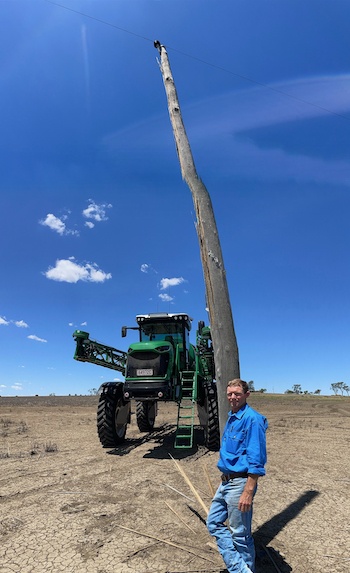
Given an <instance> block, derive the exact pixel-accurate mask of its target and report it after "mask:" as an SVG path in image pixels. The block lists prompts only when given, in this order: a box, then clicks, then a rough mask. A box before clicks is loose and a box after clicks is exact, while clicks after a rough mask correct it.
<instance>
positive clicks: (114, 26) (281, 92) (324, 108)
mask: <svg viewBox="0 0 350 573" xmlns="http://www.w3.org/2000/svg"><path fill="white" fill-rule="evenodd" d="M44 1H45V2H48V3H49V4H53V5H54V6H58V7H59V8H64V9H65V10H69V11H70V12H75V14H80V16H85V18H90V19H91V20H95V21H96V22H100V23H101V24H105V25H106V26H111V27H112V28H116V29H117V30H120V31H121V32H125V33H126V34H131V35H132V36H136V37H137V38H141V39H142V40H147V42H152V44H154V41H153V40H151V39H150V38H147V37H146V36H141V35H140V34H136V33H135V32H130V30H126V29H125V28H120V26H116V25H115V24H110V22H106V21H105V20H100V19H99V18H95V17H94V16H89V14H85V13H84V12H79V11H78V10H74V9H73V8H68V6H63V5H62V4H58V3H57V2H53V1H52V0H44ZM164 47H165V48H167V49H168V50H172V51H173V52H177V53H178V54H182V55H183V56H186V57H187V58H191V59H192V60H196V61H197V62H201V63H202V64H206V65H207V66H211V67H212V68H216V69H217V70H221V71H222V72H226V73H227V74H231V75H232V76H236V77H237V78H241V79H243V80H246V81H247V82H251V83H253V84H256V85H258V86H261V87H263V88H266V89H268V90H271V91H274V92H276V93H279V94H281V95H284V96H286V97H289V98H291V99H295V100H297V101H300V102H302V103H306V104H307V105H311V106H312V107H316V108H317V109H321V110H322V111H325V112H327V113H331V114H332V115H337V116H338V117H341V118H343V119H347V120H348V121H350V117H347V116H346V115H342V114H340V113H337V112H336V111H332V110H330V109H327V108H326V107H322V106H320V105H317V104H316V103H312V102H310V101H307V100H305V99H302V98H300V97H297V96H293V95H291V94H288V93H287V92H283V91H282V90H278V89H277V88H273V87H271V86H268V85H267V84H263V83H261V82H257V81H256V80H252V79H250V78H247V77H246V76H242V75H240V74H236V73H235V72H232V71H231V70H227V69H226V68H222V67H220V66H217V65H215V64H211V63H210V62H207V61H205V60H201V59H200V58H197V57H196V56H191V55H190V54H186V52H181V51H180V50H177V49H176V48H172V47H171V46H164Z"/></svg>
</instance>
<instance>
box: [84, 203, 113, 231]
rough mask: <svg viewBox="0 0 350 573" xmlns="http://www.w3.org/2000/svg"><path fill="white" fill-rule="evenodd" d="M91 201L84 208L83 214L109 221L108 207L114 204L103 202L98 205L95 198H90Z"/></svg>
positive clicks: (88, 217) (97, 219)
mask: <svg viewBox="0 0 350 573" xmlns="http://www.w3.org/2000/svg"><path fill="white" fill-rule="evenodd" d="M89 201H90V204H89V206H88V207H87V208H86V209H84V211H83V216H84V217H86V218H87V219H94V221H107V219H108V217H107V216H106V209H110V208H111V207H112V205H111V204H110V203H109V204H107V203H101V204H100V205H98V204H97V203H95V201H94V200H93V199H89ZM89 226H90V225H89Z"/></svg>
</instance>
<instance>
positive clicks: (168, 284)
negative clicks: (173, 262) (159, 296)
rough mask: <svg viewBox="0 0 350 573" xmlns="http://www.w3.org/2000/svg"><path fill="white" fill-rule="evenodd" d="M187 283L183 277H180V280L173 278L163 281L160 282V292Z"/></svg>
mask: <svg viewBox="0 0 350 573" xmlns="http://www.w3.org/2000/svg"><path fill="white" fill-rule="evenodd" d="M184 282H186V281H185V279H184V278H182V277H178V278H175V277H174V278H172V279H161V281H160V290H165V289H167V288H169V287H174V286H177V285H180V284H181V283H184Z"/></svg>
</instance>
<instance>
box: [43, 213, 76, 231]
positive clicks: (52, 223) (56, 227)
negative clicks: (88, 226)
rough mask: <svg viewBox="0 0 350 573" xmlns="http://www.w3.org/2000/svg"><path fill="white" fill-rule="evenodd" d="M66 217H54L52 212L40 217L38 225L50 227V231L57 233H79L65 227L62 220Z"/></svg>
mask: <svg viewBox="0 0 350 573" xmlns="http://www.w3.org/2000/svg"><path fill="white" fill-rule="evenodd" d="M66 219H67V216H66V215H64V216H63V217H62V218H61V219H60V218H59V217H56V216H55V215H53V214H52V213H49V214H48V215H46V219H42V220H41V221H39V223H40V225H44V226H46V227H49V228H50V229H52V231H56V232H57V233H58V234H59V235H61V236H62V235H79V231H72V230H71V229H67V227H66V224H65V223H64V221H65V220H66Z"/></svg>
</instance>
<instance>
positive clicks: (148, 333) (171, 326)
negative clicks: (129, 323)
mask: <svg viewBox="0 0 350 573" xmlns="http://www.w3.org/2000/svg"><path fill="white" fill-rule="evenodd" d="M151 340H168V341H169V342H174V343H175V344H179V343H181V342H182V324H181V323H173V322H172V323H168V322H156V323H152V324H143V325H142V326H141V342H149V341H151Z"/></svg>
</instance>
